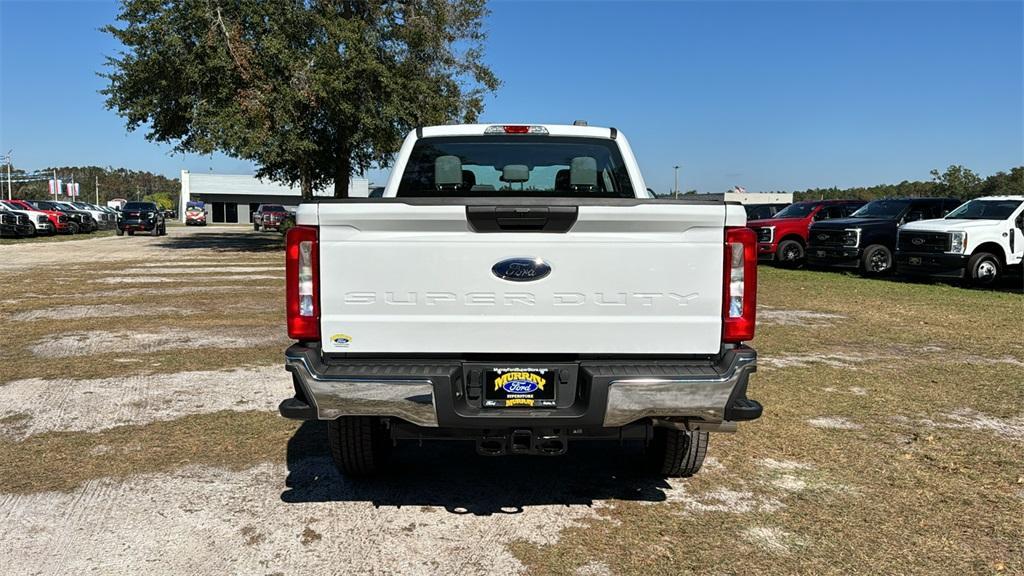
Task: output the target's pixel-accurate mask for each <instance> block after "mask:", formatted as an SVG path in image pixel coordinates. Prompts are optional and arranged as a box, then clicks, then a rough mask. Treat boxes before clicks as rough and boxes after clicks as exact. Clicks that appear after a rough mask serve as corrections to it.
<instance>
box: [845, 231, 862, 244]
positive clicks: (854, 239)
mask: <svg viewBox="0 0 1024 576" xmlns="http://www.w3.org/2000/svg"><path fill="white" fill-rule="evenodd" d="M844 232H846V235H845V236H843V246H846V247H848V248H856V247H858V246H860V228H847V229H846V230H844Z"/></svg>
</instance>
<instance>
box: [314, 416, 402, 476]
mask: <svg viewBox="0 0 1024 576" xmlns="http://www.w3.org/2000/svg"><path fill="white" fill-rule="evenodd" d="M327 440H328V444H329V445H330V448H331V459H332V460H334V465H335V466H336V467H337V468H338V471H339V472H341V473H342V474H343V475H345V476H350V477H359V476H372V475H374V474H376V473H378V472H380V471H381V470H383V468H384V466H385V465H386V464H387V461H388V459H389V457H390V456H391V438H389V436H388V431H387V430H386V429H385V428H384V424H383V423H382V422H381V420H380V418H374V417H371V416H342V417H340V418H338V419H337V420H332V421H330V422H328V423H327Z"/></svg>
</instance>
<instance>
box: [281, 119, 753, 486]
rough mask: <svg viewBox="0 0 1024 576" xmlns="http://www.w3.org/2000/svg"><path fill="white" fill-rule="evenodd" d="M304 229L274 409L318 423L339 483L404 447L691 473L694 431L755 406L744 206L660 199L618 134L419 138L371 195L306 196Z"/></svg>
mask: <svg viewBox="0 0 1024 576" xmlns="http://www.w3.org/2000/svg"><path fill="white" fill-rule="evenodd" d="M296 224H297V225H296V227H294V228H293V229H291V230H289V232H288V236H287V241H286V243H287V254H288V265H287V271H288V272H287V275H286V276H287V277H286V283H287V285H288V294H289V297H288V303H287V309H288V320H289V334H290V335H292V337H293V338H295V339H296V340H299V342H297V343H296V344H295V345H293V346H292V347H291V348H289V349H288V352H287V353H286V367H287V369H288V370H289V371H290V372H292V373H293V374H294V376H295V387H296V396H295V397H294V398H290V399H287V400H285V401H284V402H283V403H282V404H281V407H280V411H281V413H282V414H283V415H285V416H286V417H290V418H296V419H320V420H328V421H330V426H329V440H330V442H331V446H332V447H333V448H332V455H333V456H334V459H335V462H336V464H337V465H338V466H339V468H340V469H341V470H342V472H343V473H346V474H364V473H370V472H373V471H375V470H376V469H377V468H378V465H379V462H378V459H379V458H380V457H382V455H383V453H384V452H385V451H386V445H388V444H389V443H390V442H393V441H396V440H404V439H412V438H416V439H424V438H426V439H452V438H455V439H466V440H475V441H476V442H477V449H478V451H480V452H481V453H485V454H505V453H523V454H536V453H539V454H560V453H562V452H564V451H565V447H566V444H567V442H566V440H567V439H568V438H569V437H573V438H609V439H611V438H614V439H620V440H621V439H629V438H633V439H638V440H641V441H644V442H648V443H650V445H649V447H648V448H649V451H650V453H651V454H652V455H653V461H652V462H653V469H654V470H655V471H659V473H661V474H668V475H690V474H692V473H695V472H696V471H697V469H699V468H700V464H701V462H702V461H703V457H704V451H705V450H706V445H707V432H709V431H731V430H734V429H735V422H736V421H741V420H752V419H755V418H757V417H759V416H760V414H761V406H760V404H758V403H757V402H755V401H753V400H749V399H747V397H746V389H747V382H748V378H749V376H750V374H751V373H752V372H753V371H754V370H755V364H756V353H755V352H754V351H753V350H752V349H750V348H749V347H747V346H745V345H743V344H742V341H743V340H749V339H750V338H752V335H753V321H754V318H753V316H754V309H755V306H754V298H755V292H756V261H757V254H756V238H755V236H754V234H753V233H752V232H751V231H750V230H748V229H747V228H745V224H746V214H745V211H744V209H743V207H742V205H740V204H738V203H737V204H730V203H726V202H722V201H709V200H700V199H684V200H671V199H655V198H652V197H651V196H650V195H649V192H648V191H647V186H646V184H645V183H644V180H643V176H642V174H641V173H640V168H639V166H638V164H637V162H636V159H635V158H634V157H633V154H632V150H631V148H630V146H629V142H628V141H627V140H626V138H625V137H624V136H623V135H622V134H621V133H618V131H616V130H615V129H609V128H598V127H590V126H560V125H463V126H437V127H426V128H422V129H419V130H416V131H414V132H413V133H411V134H409V136H408V137H407V138H406V140H405V142H404V143H403V145H402V148H401V150H400V152H399V154H398V156H397V159H396V162H395V167H394V171H393V172H392V174H391V176H390V178H389V180H388V183H387V186H386V188H385V190H384V193H383V195H382V197H381V198H379V199H356V198H352V199H342V200H330V199H322V200H317V201H315V202H312V203H306V204H302V205H300V206H299V208H298V210H297V211H296ZM727 255H728V256H727ZM726 297H728V305H726V301H725V300H724V298H726ZM492 385H493V386H492ZM499 387H501V389H502V390H504V392H500V391H499Z"/></svg>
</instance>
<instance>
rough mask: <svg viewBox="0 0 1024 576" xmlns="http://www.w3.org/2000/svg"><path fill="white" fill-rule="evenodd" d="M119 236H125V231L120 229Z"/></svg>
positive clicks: (118, 230)
mask: <svg viewBox="0 0 1024 576" xmlns="http://www.w3.org/2000/svg"><path fill="white" fill-rule="evenodd" d="M117 235H118V236H124V230H122V229H120V228H118V229H117Z"/></svg>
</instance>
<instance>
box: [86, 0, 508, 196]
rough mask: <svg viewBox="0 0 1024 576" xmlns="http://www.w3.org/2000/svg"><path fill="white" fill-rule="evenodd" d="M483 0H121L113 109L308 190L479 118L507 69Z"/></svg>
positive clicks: (182, 143) (192, 147) (343, 179)
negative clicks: (416, 138)
mask: <svg viewBox="0 0 1024 576" xmlns="http://www.w3.org/2000/svg"><path fill="white" fill-rule="evenodd" d="M486 12H487V11H486V6H485V0H404V1H386V2H366V1H342V0H336V1H331V0H269V1H264V0H176V1H173V0H171V1H169V0H124V2H123V5H122V8H121V11H120V14H119V15H118V21H119V24H117V25H110V26H107V27H106V28H105V30H106V31H107V32H109V33H110V34H112V35H113V36H114V37H115V38H117V39H118V40H119V41H120V42H121V44H122V45H123V46H124V48H123V50H121V51H120V52H119V53H118V54H117V55H116V56H115V57H111V58H108V60H107V65H108V70H107V71H106V72H105V73H103V76H104V77H106V78H107V79H108V80H109V85H108V87H107V88H106V89H105V90H104V91H103V94H104V95H105V96H106V98H107V101H106V103H107V107H108V108H110V109H113V110H115V111H116V112H117V113H118V114H120V115H121V116H122V117H124V118H125V120H126V123H127V126H128V128H129V129H130V130H134V129H136V128H139V127H140V126H145V127H146V129H147V134H146V137H147V138H148V139H149V140H152V141H156V142H165V143H170V144H172V145H173V146H174V148H175V150H176V151H180V152H194V153H200V154H209V153H212V152H214V151H221V152H224V153H226V154H228V155H230V156H234V157H237V158H243V159H246V160H250V161H252V162H254V163H255V164H256V165H257V167H258V170H257V175H258V176H259V177H261V178H262V177H266V178H270V179H273V180H277V181H280V182H284V183H287V184H296V183H298V184H300V185H301V188H302V192H303V196H304V197H305V198H309V197H310V196H311V195H312V192H313V190H314V189H323V188H325V187H326V186H328V185H329V184H330V183H331V182H333V183H334V193H335V195H336V196H344V195H346V194H347V191H348V183H349V177H350V176H351V175H352V174H353V173H361V172H363V171H365V170H367V169H368V168H370V167H371V166H374V165H380V166H386V165H387V164H388V163H389V161H390V159H391V157H392V155H393V154H394V152H395V151H397V149H398V147H399V146H400V145H401V141H402V137H403V136H404V135H405V133H407V132H408V131H409V130H410V129H412V128H414V127H416V126H422V125H426V124H443V123H445V122H449V121H467V122H471V121H474V120H475V119H476V118H477V116H478V115H479V113H480V112H481V110H482V108H483V97H484V95H485V94H486V93H487V92H489V91H493V90H495V89H496V88H497V86H498V80H497V78H496V77H495V75H494V74H493V73H492V72H491V70H490V69H489V68H488V67H487V66H486V65H485V64H484V63H483V61H482V55H483V42H484V40H485V38H486V35H485V33H484V31H483V28H482V21H483V18H484V16H485V15H486Z"/></svg>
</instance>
